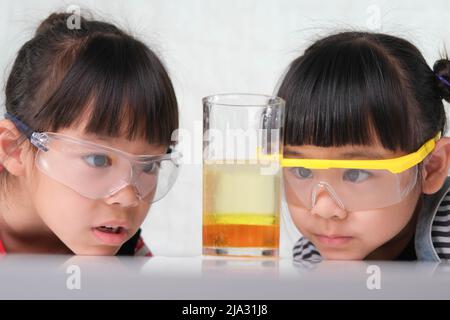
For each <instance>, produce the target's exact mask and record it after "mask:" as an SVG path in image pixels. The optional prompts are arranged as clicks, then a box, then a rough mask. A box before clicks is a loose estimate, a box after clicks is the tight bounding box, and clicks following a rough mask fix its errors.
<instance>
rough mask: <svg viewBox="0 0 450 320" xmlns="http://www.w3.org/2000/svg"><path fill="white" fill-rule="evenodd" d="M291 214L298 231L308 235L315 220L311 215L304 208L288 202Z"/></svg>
mask: <svg viewBox="0 0 450 320" xmlns="http://www.w3.org/2000/svg"><path fill="white" fill-rule="evenodd" d="M288 209H289V214H290V215H291V218H292V221H293V222H294V224H295V226H296V227H297V229H298V230H299V231H300V233H301V234H302V235H307V234H308V230H311V229H312V228H311V225H312V224H313V219H312V215H311V213H310V212H309V211H308V210H307V209H305V208H302V207H299V206H296V205H293V204H290V203H289V202H288Z"/></svg>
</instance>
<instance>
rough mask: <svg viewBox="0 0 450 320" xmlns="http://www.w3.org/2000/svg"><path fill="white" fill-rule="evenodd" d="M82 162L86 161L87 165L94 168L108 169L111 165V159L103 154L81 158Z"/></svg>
mask: <svg viewBox="0 0 450 320" xmlns="http://www.w3.org/2000/svg"><path fill="white" fill-rule="evenodd" d="M83 160H84V161H86V163H87V164H88V165H90V166H91V167H94V168H105V167H109V166H110V165H111V163H112V161H111V159H110V158H109V157H108V156H107V155H104V154H88V155H86V156H83Z"/></svg>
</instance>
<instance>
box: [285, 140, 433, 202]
mask: <svg viewBox="0 0 450 320" xmlns="http://www.w3.org/2000/svg"><path fill="white" fill-rule="evenodd" d="M440 137H441V134H440V133H438V134H437V135H436V136H435V137H434V138H432V139H430V140H429V141H427V142H426V143H425V144H424V145H423V146H422V147H421V148H419V150H417V151H416V152H413V153H410V154H408V155H405V156H401V157H397V158H392V159H382V160H328V159H292V158H289V159H288V158H282V159H281V160H280V162H281V166H282V167H283V178H284V187H285V195H286V200H287V201H288V203H289V204H290V205H295V206H302V207H305V208H308V209H311V208H312V207H314V206H315V205H316V203H317V201H318V199H319V196H320V195H321V194H322V192H326V194H328V195H329V196H330V197H331V198H333V200H334V201H335V202H336V203H337V204H338V205H339V206H340V207H341V208H342V209H345V210H347V211H358V210H367V209H376V208H383V207H388V206H391V205H394V204H396V203H398V202H400V201H401V200H403V199H404V198H405V197H406V196H407V195H408V194H409V192H410V191H411V190H412V189H413V187H414V186H415V184H416V182H417V173H418V169H417V164H419V163H420V162H422V161H423V160H424V159H425V158H426V156H427V155H428V154H430V153H431V152H432V151H433V150H434V148H435V146H436V141H437V140H439V138H440Z"/></svg>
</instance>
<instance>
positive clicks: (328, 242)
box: [284, 145, 421, 260]
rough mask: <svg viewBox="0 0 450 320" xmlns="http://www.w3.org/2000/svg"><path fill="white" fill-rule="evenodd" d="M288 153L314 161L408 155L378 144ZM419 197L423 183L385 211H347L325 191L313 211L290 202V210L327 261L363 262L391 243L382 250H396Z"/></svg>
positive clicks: (309, 148) (297, 148)
mask: <svg viewBox="0 0 450 320" xmlns="http://www.w3.org/2000/svg"><path fill="white" fill-rule="evenodd" d="M285 154H286V155H288V156H287V158H294V157H296V155H298V154H301V155H302V158H313V159H365V158H366V157H367V158H366V159H379V158H380V159H381V158H385V159H388V158H395V157H399V156H402V155H405V153H400V152H391V151H389V150H386V149H384V148H383V147H381V146H379V145H377V146H375V147H372V146H371V147H366V146H345V147H327V148H323V147H316V146H286V147H285ZM352 155H353V156H352ZM284 170H287V169H284ZM285 192H286V198H287V199H289V198H292V197H294V195H292V194H290V193H289V192H292V191H289V188H285ZM420 194H421V190H420V183H416V185H415V187H414V188H413V189H412V191H411V192H410V193H409V194H408V195H407V196H406V197H405V198H404V199H403V200H402V201H401V202H400V203H397V204H395V205H392V206H389V207H385V208H379V209H373V210H364V211H353V212H347V211H345V210H344V209H342V208H341V207H340V206H339V205H338V204H337V203H336V202H335V200H334V199H332V198H331V197H330V195H329V194H328V193H327V192H322V193H320V194H319V195H318V196H317V198H316V202H315V204H314V206H313V207H312V208H311V209H306V208H305V207H301V206H300V205H298V204H292V203H289V201H288V207H289V211H290V214H291V216H292V219H293V221H294V223H295V225H296V226H297V228H298V230H299V231H300V232H301V234H302V235H303V236H304V237H306V238H307V239H309V240H310V241H311V242H312V243H313V244H314V245H315V246H316V248H317V249H318V250H319V252H320V254H321V255H322V256H323V257H324V258H325V259H332V260H362V259H364V258H366V257H368V256H369V254H371V253H373V252H374V251H375V250H376V249H378V248H380V247H382V246H383V245H385V244H387V243H391V244H392V246H389V248H390V249H387V250H381V251H382V252H383V254H385V255H389V251H392V250H393V248H395V247H396V244H395V242H397V241H403V240H404V239H401V237H402V235H404V234H405V233H406V232H407V230H409V229H411V228H409V227H410V226H411V224H410V222H413V219H412V218H413V215H414V212H415V208H416V205H417V203H418V198H419V196H420ZM357 196H358V195H357V194H355V197H357ZM411 230H414V229H411ZM407 240H408V239H407ZM378 257H379V256H378Z"/></svg>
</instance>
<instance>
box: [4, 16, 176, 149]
mask: <svg viewBox="0 0 450 320" xmlns="http://www.w3.org/2000/svg"><path fill="white" fill-rule="evenodd" d="M70 16H71V15H70V14H69V13H53V14H51V15H50V16H49V17H48V18H47V19H45V20H44V21H43V22H42V23H41V25H40V26H39V27H38V28H37V30H36V33H35V35H34V37H33V38H32V39H31V40H29V41H28V42H26V43H25V44H24V45H23V46H22V48H21V49H20V50H19V52H18V55H17V58H16V60H15V62H14V65H13V67H12V70H11V73H10V76H9V78H8V81H7V85H6V100H5V102H6V111H7V112H8V113H10V114H11V115H13V116H15V117H17V118H18V119H20V120H21V121H22V122H24V123H25V124H27V125H28V126H29V127H31V128H33V129H34V130H37V131H57V130H59V129H61V128H66V127H71V126H73V125H76V124H77V123H79V121H80V120H81V119H82V117H83V116H87V119H88V121H87V125H86V128H85V131H86V133H94V134H98V135H101V136H109V137H117V136H120V135H122V134H126V137H127V138H128V139H129V140H132V139H134V138H136V137H141V138H144V139H145V140H146V141H148V142H149V143H152V144H153V143H155V144H161V145H171V144H172V143H173V142H172V141H171V135H172V133H173V131H174V130H176V129H177V128H178V107H177V101H176V97H175V92H174V89H173V86H172V83H171V81H170V78H169V76H168V74H167V72H166V70H165V68H164V66H163V64H162V63H161V61H160V60H159V58H158V57H157V56H156V54H155V53H154V52H152V50H150V49H149V48H148V47H147V46H146V45H145V44H144V43H143V42H141V41H139V40H137V39H135V38H134V37H132V36H131V35H129V34H127V33H125V32H124V31H122V30H120V29H119V28H117V27H116V26H114V25H112V24H110V23H106V22H101V21H96V20H89V19H87V18H86V17H81V19H80V20H81V21H80V22H81V23H80V28H69V27H68V19H69V18H70Z"/></svg>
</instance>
